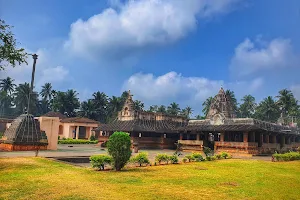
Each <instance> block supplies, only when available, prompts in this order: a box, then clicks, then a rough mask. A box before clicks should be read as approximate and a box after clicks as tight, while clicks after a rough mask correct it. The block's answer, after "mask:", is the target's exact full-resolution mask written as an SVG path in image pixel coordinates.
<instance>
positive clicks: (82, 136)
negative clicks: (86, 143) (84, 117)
mask: <svg viewBox="0 0 300 200" xmlns="http://www.w3.org/2000/svg"><path fill="white" fill-rule="evenodd" d="M85 138H86V127H84V126H79V135H78V139H85Z"/></svg>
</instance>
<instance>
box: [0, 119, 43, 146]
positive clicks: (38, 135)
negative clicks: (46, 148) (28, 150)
mask: <svg viewBox="0 0 300 200" xmlns="http://www.w3.org/2000/svg"><path fill="white" fill-rule="evenodd" d="M3 138H4V139H3V142H4V143H8V144H19V145H47V144H48V141H47V136H46V134H45V132H41V130H40V123H39V121H38V120H35V119H34V117H33V115H27V114H23V115H20V116H19V117H17V118H16V119H15V120H14V121H13V122H12V124H11V126H10V127H9V128H8V129H7V130H6V131H5V132H4V136H3Z"/></svg>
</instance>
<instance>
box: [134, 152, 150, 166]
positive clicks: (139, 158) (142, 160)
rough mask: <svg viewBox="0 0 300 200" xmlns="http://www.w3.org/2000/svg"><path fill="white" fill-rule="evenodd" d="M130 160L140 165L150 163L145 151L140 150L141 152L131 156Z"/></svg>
mask: <svg viewBox="0 0 300 200" xmlns="http://www.w3.org/2000/svg"><path fill="white" fill-rule="evenodd" d="M130 162H132V163H137V164H139V165H140V167H141V166H142V165H143V164H146V165H148V164H150V161H149V159H148V154H147V153H145V152H142V153H139V154H137V155H136V156H134V157H132V158H131V159H130Z"/></svg>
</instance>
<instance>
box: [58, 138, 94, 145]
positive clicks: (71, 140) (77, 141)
mask: <svg viewBox="0 0 300 200" xmlns="http://www.w3.org/2000/svg"><path fill="white" fill-rule="evenodd" d="M97 143H98V141H97V140H96V141H91V140H82V139H78V140H76V139H71V138H68V139H66V138H63V139H62V140H58V144H97Z"/></svg>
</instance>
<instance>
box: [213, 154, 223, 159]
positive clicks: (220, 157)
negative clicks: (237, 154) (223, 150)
mask: <svg viewBox="0 0 300 200" xmlns="http://www.w3.org/2000/svg"><path fill="white" fill-rule="evenodd" d="M215 157H216V159H218V160H220V159H222V158H223V157H222V155H221V154H217V155H215Z"/></svg>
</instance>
